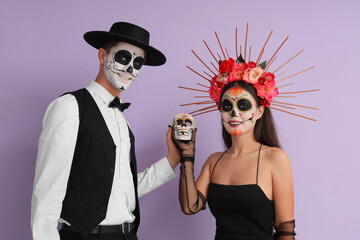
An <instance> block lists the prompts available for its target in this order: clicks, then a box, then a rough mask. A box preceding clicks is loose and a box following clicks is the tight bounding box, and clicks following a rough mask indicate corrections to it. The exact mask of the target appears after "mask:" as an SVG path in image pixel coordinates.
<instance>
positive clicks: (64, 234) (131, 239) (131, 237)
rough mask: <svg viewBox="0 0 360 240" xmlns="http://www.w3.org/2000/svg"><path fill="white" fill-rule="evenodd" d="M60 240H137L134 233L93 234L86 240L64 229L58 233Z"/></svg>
mask: <svg viewBox="0 0 360 240" xmlns="http://www.w3.org/2000/svg"><path fill="white" fill-rule="evenodd" d="M59 233H60V239H61V240H138V238H137V237H136V234H135V232H134V231H131V232H129V233H127V234H122V233H100V234H93V233H90V235H89V236H88V237H87V238H83V237H82V236H81V235H80V234H78V233H77V232H72V231H67V230H65V229H61V230H60V231H59Z"/></svg>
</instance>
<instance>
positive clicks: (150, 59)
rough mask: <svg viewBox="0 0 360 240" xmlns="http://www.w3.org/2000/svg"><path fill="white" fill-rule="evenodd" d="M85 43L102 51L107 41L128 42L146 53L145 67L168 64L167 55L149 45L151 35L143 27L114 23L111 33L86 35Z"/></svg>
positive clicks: (102, 32)
mask: <svg viewBox="0 0 360 240" xmlns="http://www.w3.org/2000/svg"><path fill="white" fill-rule="evenodd" d="M84 39H85V41H86V42H87V43H88V44H90V45H91V46H93V47H94V48H96V49H100V48H101V47H103V45H104V44H105V43H106V42H107V41H116V42H127V43H130V44H132V45H135V46H137V47H139V48H141V49H143V50H144V51H145V52H146V59H145V63H144V65H149V66H160V65H163V64H164V63H165V62H166V57H165V55H164V54H163V53H162V52H160V51H159V50H157V49H156V48H154V47H152V46H150V45H149V42H150V33H149V32H148V31H146V30H145V29H143V28H142V27H139V26H136V25H134V24H131V23H127V22H117V23H114V24H113V25H112V26H111V28H110V30H109V32H106V31H91V32H87V33H85V34H84Z"/></svg>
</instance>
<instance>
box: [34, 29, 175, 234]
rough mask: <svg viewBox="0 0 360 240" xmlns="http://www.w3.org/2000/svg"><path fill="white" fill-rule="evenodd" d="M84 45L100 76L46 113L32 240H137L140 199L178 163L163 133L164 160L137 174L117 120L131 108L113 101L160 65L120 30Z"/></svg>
mask: <svg viewBox="0 0 360 240" xmlns="http://www.w3.org/2000/svg"><path fill="white" fill-rule="evenodd" d="M84 38H85V40H86V41H87V42H88V43H89V44H90V45H91V46H93V47H95V48H97V49H99V52H98V57H99V61H100V69H99V73H98V76H97V77H96V79H95V81H93V82H91V83H90V85H89V86H87V87H86V88H83V89H80V90H77V91H75V92H71V93H67V94H64V95H63V96H61V97H59V98H57V99H56V100H54V101H53V102H52V103H51V104H50V105H49V107H48V109H47V111H46V113H45V117H44V121H43V129H42V133H41V136H40V139H39V151H38V157H37V163H36V172H35V181H34V191H33V197H32V211H31V224H32V231H33V239H34V240H59V239H62V240H65V239H66V240H68V239H98V238H99V237H100V238H101V239H129V240H132V239H137V237H136V232H137V229H138V226H139V222H140V212H139V200H138V197H140V196H142V195H144V194H145V193H147V192H149V191H151V190H153V189H154V188H156V187H158V186H160V185H162V184H163V183H165V182H166V181H168V180H170V179H171V178H173V177H175V172H174V170H173V169H174V168H175V167H176V166H177V165H178V164H179V161H180V156H179V152H178V150H177V148H176V146H175V145H174V144H173V142H172V140H171V131H170V129H169V130H168V132H167V145H168V155H167V156H166V157H164V158H163V159H161V160H159V161H158V162H156V163H155V164H153V165H152V166H151V167H149V168H148V169H146V170H145V171H144V172H142V173H139V174H138V173H137V170H136V159H135V149H134V136H133V134H132V132H131V130H130V128H129V127H128V125H127V122H126V120H125V118H124V116H123V114H122V111H124V110H125V109H126V108H127V107H128V106H129V105H130V104H129V103H121V101H120V99H119V96H120V94H121V92H122V91H125V90H126V89H128V88H129V86H130V85H131V83H132V82H133V81H134V80H135V78H136V77H137V75H138V74H139V70H140V68H141V67H142V65H151V66H158V65H162V64H164V63H165V61H166V58H165V56H164V55H163V54H162V53H161V52H160V51H158V50H157V49H155V48H153V47H151V46H150V45H149V33H148V32H147V31H146V30H145V29H143V28H141V27H138V26H136V25H133V24H130V23H124V22H118V23H115V24H113V26H112V27H111V29H110V31H109V32H104V31H92V32H87V33H86V34H85V35H84ZM58 222H61V223H63V225H62V229H61V230H60V234H59V232H58V231H57V226H58Z"/></svg>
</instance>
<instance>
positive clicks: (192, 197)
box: [179, 158, 210, 215]
mask: <svg viewBox="0 0 360 240" xmlns="http://www.w3.org/2000/svg"><path fill="white" fill-rule="evenodd" d="M209 159H210V158H209ZM209 159H208V160H207V161H206V162H205V164H204V166H203V168H202V170H201V173H200V176H199V178H198V179H197V181H196V183H195V182H194V163H193V162H190V161H186V162H184V163H181V166H180V170H181V173H180V182H179V200H180V205H181V210H182V211H183V213H185V214H188V215H190V214H195V213H197V212H199V211H200V210H202V209H205V204H206V196H207V192H208V188H209V183H210V164H209Z"/></svg>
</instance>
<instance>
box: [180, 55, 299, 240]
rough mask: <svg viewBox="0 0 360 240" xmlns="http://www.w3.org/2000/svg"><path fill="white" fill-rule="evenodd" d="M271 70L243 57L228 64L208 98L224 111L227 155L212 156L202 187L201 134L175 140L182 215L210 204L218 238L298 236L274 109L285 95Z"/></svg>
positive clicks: (222, 67)
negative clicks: (199, 165)
mask: <svg viewBox="0 0 360 240" xmlns="http://www.w3.org/2000/svg"><path fill="white" fill-rule="evenodd" d="M265 64H266V63H261V64H259V65H257V64H256V63H254V62H248V63H245V61H244V60H243V58H242V57H241V55H240V57H239V58H238V59H237V61H234V60H233V59H232V58H229V59H228V60H224V61H222V62H221V64H220V66H219V73H218V74H217V75H216V76H215V77H214V78H213V79H212V80H211V87H210V89H209V94H210V98H211V99H212V100H214V101H215V102H216V104H217V106H218V109H219V110H220V113H221V114H220V115H221V121H222V132H223V140H224V143H225V145H226V150H225V151H224V152H216V153H213V154H211V155H210V156H209V157H208V159H207V160H206V162H205V163H204V165H203V167H202V170H201V173H200V175H199V177H198V179H197V180H196V182H195V181H194V157H195V135H196V130H195V131H194V133H193V137H192V140H191V141H189V142H184V141H179V140H176V139H175V138H173V139H174V141H175V142H176V144H177V146H178V147H179V149H180V152H181V167H180V169H181V174H180V186H179V199H180V204H181V209H182V211H183V212H184V213H185V214H195V213H197V212H199V211H200V210H202V209H204V208H205V204H206V202H208V205H209V208H210V210H211V212H212V214H213V215H214V217H215V219H216V236H215V240H244V239H252V240H270V239H278V240H288V239H294V236H295V232H294V227H295V220H294V192H293V176H292V170H291V166H290V161H289V158H288V156H287V155H286V153H285V152H284V151H283V150H281V149H280V144H279V141H278V137H277V134H276V130H275V125H274V120H273V117H272V114H271V110H270V108H268V107H269V105H270V103H271V101H272V99H273V97H276V96H277V94H278V89H277V88H276V87H275V80H274V75H273V74H272V73H270V72H266V71H265Z"/></svg>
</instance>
